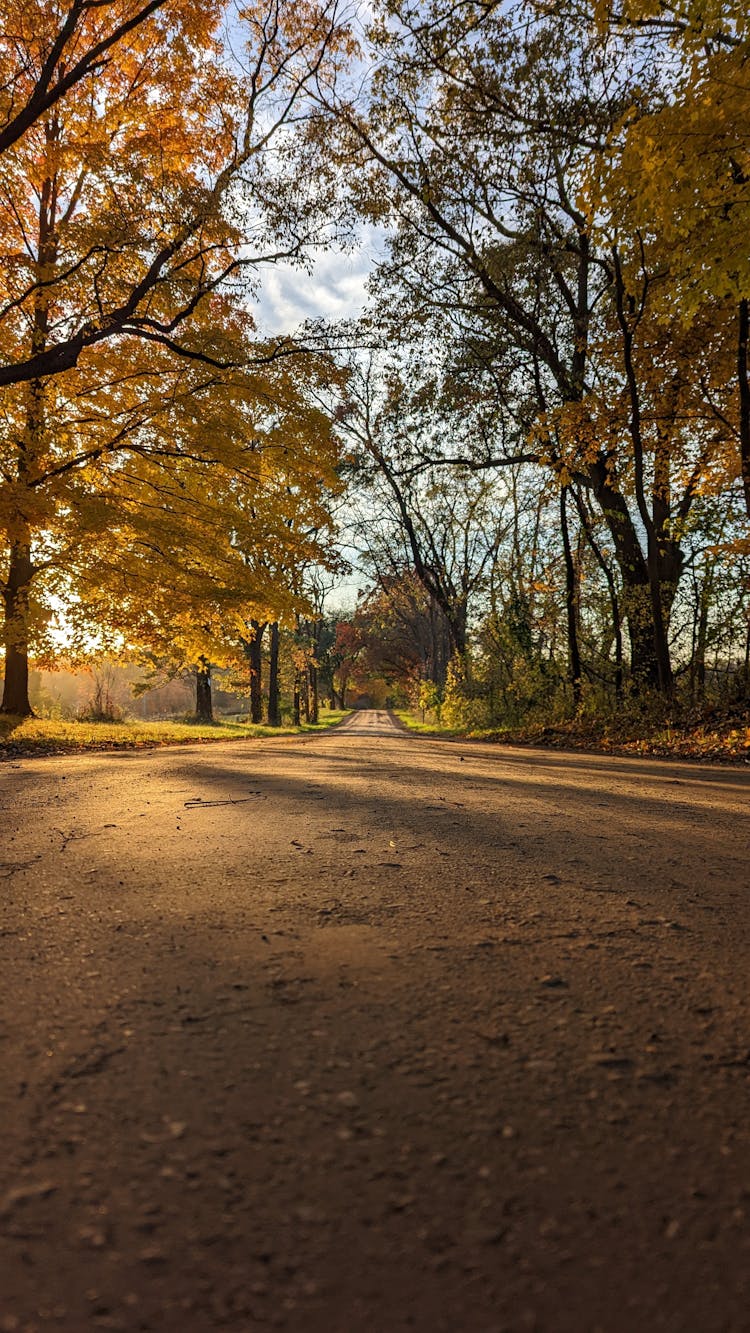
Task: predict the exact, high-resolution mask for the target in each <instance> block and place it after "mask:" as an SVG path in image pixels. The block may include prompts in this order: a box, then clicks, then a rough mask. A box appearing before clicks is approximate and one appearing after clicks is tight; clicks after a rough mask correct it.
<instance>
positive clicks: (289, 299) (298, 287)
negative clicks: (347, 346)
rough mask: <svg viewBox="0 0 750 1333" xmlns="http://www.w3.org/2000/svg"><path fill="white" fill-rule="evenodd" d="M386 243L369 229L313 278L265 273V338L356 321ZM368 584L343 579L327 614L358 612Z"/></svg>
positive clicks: (258, 314) (261, 297) (259, 308)
mask: <svg viewBox="0 0 750 1333" xmlns="http://www.w3.org/2000/svg"><path fill="white" fill-rule="evenodd" d="M382 239H383V233H382V232H379V231H378V230H377V229H376V228H374V227H371V228H363V229H362V235H361V243H360V245H359V246H358V247H357V248H355V249H352V248H348V249H346V250H343V249H340V248H333V249H330V250H326V251H323V252H322V253H321V254H320V255H319V256H318V257H317V260H316V262H315V264H314V266H313V269H312V272H310V273H307V272H305V271H304V269H299V268H293V267H292V266H291V265H290V264H276V265H274V267H273V268H267V269H265V270H264V272H263V283H262V288H261V290H260V292H259V294H258V297H257V298H256V300H255V302H254V315H255V319H256V321H257V324H258V327H259V330H260V332H261V333H262V334H291V333H294V332H295V330H296V329H298V328H299V326H300V324H302V323H303V322H304V321H305V320H307V319H321V318H322V319H326V320H337V319H356V318H357V316H358V315H360V314H361V313H362V310H363V308H364V305H365V302H366V299H367V292H366V284H367V279H368V277H369V276H370V273H371V271H372V269H373V268H374V266H375V264H376V262H377V260H378V258H379V257H380V256H381V255H382ZM346 554H347V557H348V558H349V559H352V560H353V561H356V552H354V551H353V550H347V552H346ZM365 582H366V580H365V579H364V578H363V575H362V574H361V573H358V572H357V570H356V569H353V570H352V572H351V574H349V575H341V576H339V578H338V579H337V580H336V583H335V587H334V588H332V589H331V590H330V592H329V593H328V594H327V595H326V598H325V606H326V609H327V610H328V611H329V612H332V611H335V610H353V609H354V607H355V606H356V603H357V599H358V594H359V591H360V589H361V588H362V587H363V585H364V583H365Z"/></svg>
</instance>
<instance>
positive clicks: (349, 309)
mask: <svg viewBox="0 0 750 1333" xmlns="http://www.w3.org/2000/svg"><path fill="white" fill-rule="evenodd" d="M380 241H381V234H379V233H378V231H377V229H376V228H374V227H373V228H365V229H363V231H362V235H361V242H360V245H359V246H358V248H356V249H354V250H352V249H347V250H343V249H339V248H334V249H331V250H326V251H324V252H322V253H321V254H320V255H319V256H318V257H317V259H316V260H315V263H314V267H313V271H312V272H311V273H306V272H305V271H304V270H303V269H299V268H293V267H292V266H291V265H289V264H277V265H274V267H273V268H268V269H265V270H264V273H263V285H262V289H261V291H260V293H259V296H258V299H257V300H256V302H255V316H256V319H257V321H258V325H259V326H260V328H261V330H262V332H264V333H271V334H284V333H293V332H294V331H295V329H297V328H298V327H299V325H300V324H301V323H302V322H303V321H304V320H306V319H321V318H322V319H327V320H336V319H353V318H356V317H357V315H359V314H360V313H361V312H362V308H363V306H364V304H365V300H366V296H367V293H366V291H365V286H366V283H367V279H368V277H369V275H370V272H371V271H372V269H373V267H374V265H375V263H376V261H377V258H378V255H379V242H380Z"/></svg>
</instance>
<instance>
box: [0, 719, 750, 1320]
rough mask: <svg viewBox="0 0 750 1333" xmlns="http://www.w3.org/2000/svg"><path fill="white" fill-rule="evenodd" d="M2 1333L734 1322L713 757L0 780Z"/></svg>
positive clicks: (744, 1090)
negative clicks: (703, 761) (709, 762)
mask: <svg viewBox="0 0 750 1333" xmlns="http://www.w3.org/2000/svg"><path fill="white" fill-rule="evenodd" d="M0 789H1V792H2V794H1V795H0V805H2V810H1V811H0V816H1V818H2V831H3V843H2V848H1V849H0V863H1V864H0V875H1V876H2V880H3V883H2V929H1V930H0V947H1V948H2V953H3V970H2V978H3V1013H2V1017H3V1026H2V1041H1V1042H0V1051H2V1055H3V1070H4V1076H3V1080H2V1085H1V1086H0V1110H1V1111H2V1124H3V1136H2V1166H1V1167H0V1173H1V1174H2V1185H1V1186H0V1290H1V1293H2V1294H1V1295H0V1333H37V1330H38V1331H39V1333H43V1331H44V1330H47V1329H52V1330H63V1331H64V1333H88V1331H89V1330H96V1329H116V1330H126V1331H127V1333H131V1331H132V1333H213V1330H223V1329H228V1330H234V1331H235V1333H237V1331H238V1330H241V1331H242V1333H250V1331H251V1330H252V1331H254V1330H256V1329H259V1330H263V1329H266V1328H269V1329H284V1330H288V1331H290V1333H398V1331H399V1330H411V1331H412V1333H414V1330H416V1331H417V1333H440V1331H441V1330H444V1331H447V1333H516V1331H518V1333H527V1331H528V1330H544V1331H545V1333H595V1330H601V1331H602V1333H635V1331H636V1330H637V1331H638V1333H641V1330H644V1331H647V1333H654V1331H655V1330H670V1331H672V1333H714V1331H715V1333H719V1331H721V1333H733V1331H734V1330H737V1331H738V1333H739V1331H743V1333H746V1331H747V1330H748V1329H750V1220H749V1215H750V1144H749V1142H748V1139H749V1137H750V1136H749V1131H748V1125H749V1123H750V1117H749V1114H748V1113H749V1111H750V1100H749V1097H748V1091H749V1087H748V1083H749V1075H750V1021H749V1020H750V1000H749V998H748V990H749V987H748V977H749V976H750V968H749V966H748V964H749V963H750V933H749V925H750V915H749V908H748V889H749V887H750V874H749V871H748V840H747V835H748V819H747V815H748V796H749V794H750V774H748V772H747V771H745V770H743V769H740V768H732V769H720V768H713V767H691V766H687V765H680V764H666V763H662V762H653V761H652V762H649V761H645V760H644V761H640V760H632V759H609V758H606V757H601V756H599V757H589V756H585V755H580V754H576V755H570V754H560V753H554V754H553V753H550V752H542V751H522V750H510V749H500V748H497V747H491V746H482V745H471V744H454V743H450V742H444V741H440V740H425V739H421V738H414V737H410V736H408V735H406V734H404V733H402V732H399V731H397V730H396V729H394V727H393V725H392V724H391V722H390V720H389V719H388V717H387V715H385V714H369V715H368V714H365V715H363V716H361V717H357V718H355V719H354V720H353V722H352V723H350V724H349V725H347V726H344V727H342V728H340V729H338V730H336V731H334V732H331V733H329V734H326V735H323V736H316V737H310V738H308V737H305V738H293V739H291V740H289V739H284V738H278V739H275V740H273V741H269V742H253V743H244V742H243V743H234V744H231V745H224V744H221V745H215V746H205V747H201V746H198V745H195V746H191V747H189V748H187V749H166V750H155V751H148V752H145V751H140V752H131V753H122V754H107V755H102V754H92V755H83V756H79V757H75V758H51V759H47V760H39V759H37V760H18V761H7V762H6V763H5V764H3V765H2V767H0Z"/></svg>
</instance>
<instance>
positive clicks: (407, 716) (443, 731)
mask: <svg viewBox="0 0 750 1333" xmlns="http://www.w3.org/2000/svg"><path fill="white" fill-rule="evenodd" d="M393 713H394V716H395V717H397V718H398V720H399V722H402V723H403V725H404V726H405V727H408V729H409V731H418V732H420V733H421V734H422V735H423V736H458V735H460V733H459V732H458V731H456V730H455V728H451V727H444V726H441V724H440V723H439V722H436V721H435V719H434V718H433V719H432V721H431V722H423V721H422V719H421V718H420V717H419V715H418V714H417V713H414V712H412V711H411V709H409V708H394V710H393Z"/></svg>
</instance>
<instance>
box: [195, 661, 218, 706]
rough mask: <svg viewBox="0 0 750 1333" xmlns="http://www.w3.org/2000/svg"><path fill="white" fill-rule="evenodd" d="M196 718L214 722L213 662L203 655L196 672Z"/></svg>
mask: <svg viewBox="0 0 750 1333" xmlns="http://www.w3.org/2000/svg"><path fill="white" fill-rule="evenodd" d="M195 720H196V722H213V720H214V709H213V701H212V699H211V663H210V662H208V661H207V660H206V658H205V657H201V659H200V661H199V664H198V668H197V670H196V673H195Z"/></svg>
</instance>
